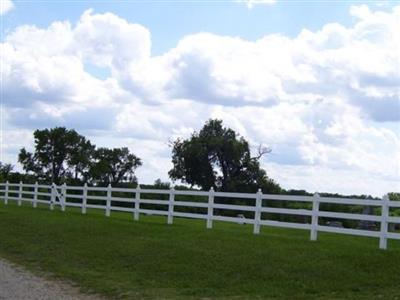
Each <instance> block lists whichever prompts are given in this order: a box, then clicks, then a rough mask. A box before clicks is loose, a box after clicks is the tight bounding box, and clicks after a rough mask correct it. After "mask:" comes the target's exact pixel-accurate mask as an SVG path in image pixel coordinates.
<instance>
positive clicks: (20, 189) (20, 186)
mask: <svg viewBox="0 0 400 300" xmlns="http://www.w3.org/2000/svg"><path fill="white" fill-rule="evenodd" d="M18 192H19V195H18V206H21V204H22V181H20V182H19V188H18Z"/></svg>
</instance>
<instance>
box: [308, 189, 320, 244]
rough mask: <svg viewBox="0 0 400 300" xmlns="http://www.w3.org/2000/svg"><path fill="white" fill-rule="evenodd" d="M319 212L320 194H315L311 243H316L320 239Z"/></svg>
mask: <svg viewBox="0 0 400 300" xmlns="http://www.w3.org/2000/svg"><path fill="white" fill-rule="evenodd" d="M318 212H319V194H318V193H314V195H313V206H312V215H311V232H310V240H311V241H316V240H317V238H318Z"/></svg>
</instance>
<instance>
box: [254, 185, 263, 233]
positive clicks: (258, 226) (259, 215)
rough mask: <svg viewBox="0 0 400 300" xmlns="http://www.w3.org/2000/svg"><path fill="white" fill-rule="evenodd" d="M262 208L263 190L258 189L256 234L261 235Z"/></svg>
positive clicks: (255, 216) (255, 212)
mask: <svg viewBox="0 0 400 300" xmlns="http://www.w3.org/2000/svg"><path fill="white" fill-rule="evenodd" d="M261 206H262V192H261V189H258V192H257V194H256V205H255V211H254V229H253V232H254V234H259V233H260V221H261Z"/></svg>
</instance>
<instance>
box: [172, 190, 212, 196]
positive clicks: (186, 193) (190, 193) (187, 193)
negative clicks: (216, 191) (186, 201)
mask: <svg viewBox="0 0 400 300" xmlns="http://www.w3.org/2000/svg"><path fill="white" fill-rule="evenodd" d="M174 193H175V195H184V196H208V195H209V192H205V191H180V190H175V191H174Z"/></svg>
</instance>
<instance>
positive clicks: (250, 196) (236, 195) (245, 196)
mask: <svg viewBox="0 0 400 300" xmlns="http://www.w3.org/2000/svg"><path fill="white" fill-rule="evenodd" d="M214 196H215V197H226V198H243V199H254V200H256V198H257V194H256V193H254V194H248V193H226V192H215V193H214Z"/></svg>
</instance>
